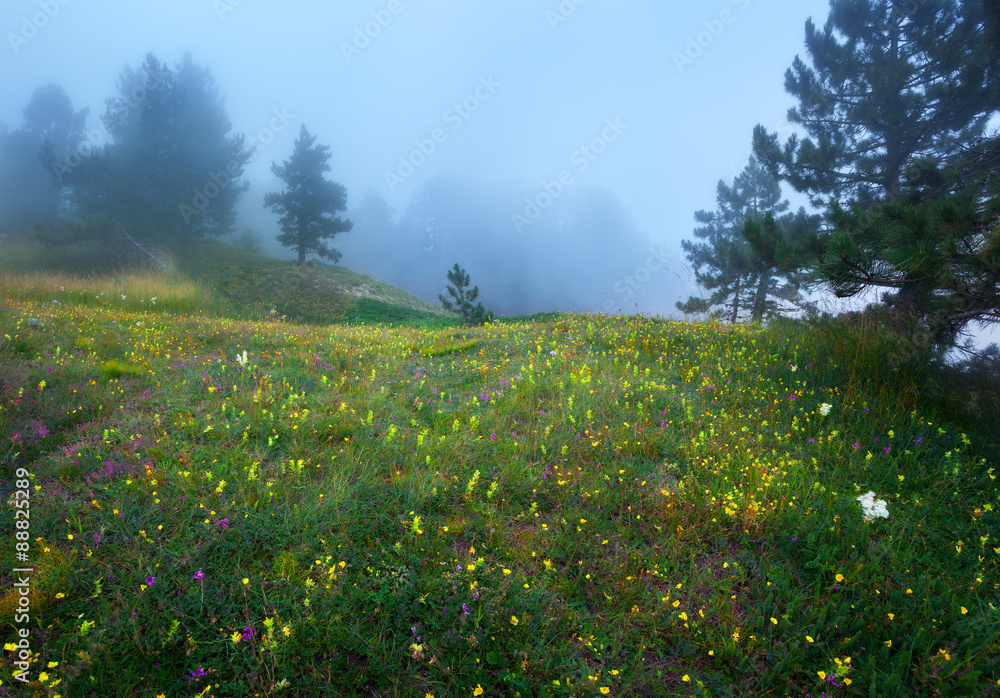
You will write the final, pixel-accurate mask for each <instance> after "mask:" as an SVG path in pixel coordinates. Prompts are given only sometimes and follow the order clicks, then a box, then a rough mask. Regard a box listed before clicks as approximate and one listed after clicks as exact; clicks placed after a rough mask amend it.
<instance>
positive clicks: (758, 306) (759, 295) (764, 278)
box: [751, 274, 771, 322]
mask: <svg viewBox="0 0 1000 698" xmlns="http://www.w3.org/2000/svg"><path fill="white" fill-rule="evenodd" d="M770 290H771V275H770V274H761V275H760V282H759V283H758V284H757V292H756V293H755V294H754V297H753V312H752V314H751V319H752V320H753V321H754V322H760V321H761V320H763V319H764V311H765V310H766V309H767V294H768V293H769V292H770Z"/></svg>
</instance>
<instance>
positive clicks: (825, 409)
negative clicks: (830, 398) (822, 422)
mask: <svg viewBox="0 0 1000 698" xmlns="http://www.w3.org/2000/svg"><path fill="white" fill-rule="evenodd" d="M832 409H833V405H831V404H830V403H829V402H824V403H823V404H822V405H820V406H819V413H820V414H821V415H823V416H824V417H825V416H827V415H828V414H830V410H832Z"/></svg>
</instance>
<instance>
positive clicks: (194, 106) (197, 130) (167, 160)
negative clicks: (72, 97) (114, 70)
mask: <svg viewBox="0 0 1000 698" xmlns="http://www.w3.org/2000/svg"><path fill="white" fill-rule="evenodd" d="M117 88H118V94H117V95H116V96H115V97H113V98H112V99H109V100H108V101H107V109H106V111H105V114H104V118H103V122H104V126H105V127H106V129H107V133H108V134H109V135H110V137H111V142H110V143H107V144H105V145H103V147H100V148H99V149H98V148H96V147H94V146H95V145H97V144H90V146H91V147H89V148H87V149H86V152H83V153H75V154H74V155H75V157H73V158H71V159H68V160H67V161H66V162H65V163H62V167H61V168H60V169H59V171H58V172H57V174H58V176H59V177H60V179H61V180H62V181H63V182H64V183H66V184H68V185H69V186H70V188H71V190H72V192H73V197H72V198H73V203H74V212H75V213H76V214H77V215H78V216H79V217H81V218H84V219H86V218H88V217H104V218H106V219H109V220H112V221H115V222H117V223H120V224H121V225H123V226H125V228H126V229H127V230H128V231H129V232H130V233H131V234H132V235H133V236H135V237H140V238H144V239H151V240H156V241H159V242H180V243H186V242H188V241H190V240H192V239H194V238H197V237H201V236H204V235H227V234H229V233H231V232H232V230H233V227H234V223H235V220H236V204H237V202H238V201H239V200H240V198H241V197H242V196H243V193H244V192H245V191H246V190H247V186H248V185H247V184H246V183H245V182H243V181H242V180H241V177H242V175H243V167H244V165H246V163H247V162H248V161H249V159H250V156H251V153H250V152H249V151H248V150H247V149H246V148H245V145H244V138H243V136H242V135H230V132H231V130H232V126H231V124H230V122H229V117H228V116H227V114H226V110H225V105H224V100H223V98H222V97H221V96H220V95H219V91H218V88H217V87H216V85H215V81H214V80H213V78H212V76H211V73H210V72H209V70H208V69H207V68H201V67H199V66H197V65H195V64H194V63H193V62H192V60H191V56H190V55H188V54H185V56H184V57H183V59H182V61H181V63H179V64H178V65H177V66H176V67H175V69H174V70H171V69H170V68H168V67H167V66H166V65H164V64H162V63H160V61H159V60H157V58H156V57H155V56H153V55H152V54H149V55H148V56H147V57H146V60H145V62H144V63H143V65H142V67H141V68H140V69H139V70H133V69H131V68H130V67H126V68H125V69H124V70H123V71H122V73H121V76H120V77H119V79H118V83H117Z"/></svg>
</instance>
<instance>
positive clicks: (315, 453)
mask: <svg viewBox="0 0 1000 698" xmlns="http://www.w3.org/2000/svg"><path fill="white" fill-rule="evenodd" d="M204 274H205V275H209V274H211V270H205V271H204ZM190 278H191V279H195V281H191V280H188V281H176V282H174V281H157V282H156V283H160V284H162V285H159V286H156V287H155V288H153V287H149V288H140V287H138V286H136V285H132V286H129V285H128V284H130V283H131V284H139V283H153V281H152V280H151V277H145V276H143V277H136V278H133V279H131V280H129V279H122V280H121V281H122V285H121V286H120V287H118V288H116V289H114V293H111V291H110V290H106V293H105V295H103V296H102V295H101V292H99V291H97V289H96V288H92V287H88V283H93V282H92V281H91V282H86V281H80V280H74V279H73V278H72V277H69V276H54V275H52V276H45V275H37V276H35V277H32V278H31V279H30V280H28V279H25V278H24V277H15V276H10V275H9V276H7V277H6V278H5V279H4V280H3V284H2V286H0V288H2V289H3V293H2V296H0V435H2V439H0V463H2V469H3V475H4V479H3V483H4V484H3V486H4V491H3V498H4V499H5V500H7V501H8V503H9V505H8V506H4V507H3V511H2V512H0V527H2V530H3V531H5V535H10V536H11V540H14V541H15V542H16V544H20V546H21V549H20V550H16V549H15V547H16V545H12V546H4V548H3V549H4V551H5V552H4V553H3V556H2V557H3V560H2V562H3V567H2V570H0V578H2V581H3V592H2V596H0V607H2V608H0V619H2V624H3V625H2V626H0V639H2V642H3V643H4V652H3V664H2V667H0V680H2V685H0V691H6V690H8V689H9V688H10V687H11V686H17V685H19V682H18V680H17V678H16V676H15V671H16V670H17V669H18V665H17V664H16V663H15V662H16V661H17V660H18V651H19V650H18V647H17V643H18V642H19V639H18V636H17V631H18V629H19V628H28V629H30V635H29V639H28V644H29V645H30V648H29V650H28V651H29V652H30V659H29V660H28V661H29V662H30V668H29V671H28V672H27V679H28V680H29V681H30V682H31V686H30V687H29V688H28V689H20V688H18V689H13V690H14V691H15V692H19V694H20V693H24V694H25V695H29V694H35V695H49V696H55V695H65V696H78V695H81V696H82V695H93V694H96V695H135V696H149V697H150V698H152V697H153V696H157V695H165V696H179V695H206V696H208V695H213V696H250V695H261V696H265V695H268V696H270V695H293V696H318V695H329V696H340V695H359V696H371V695H378V696H383V695H384V696H390V695H405V696H420V697H424V696H426V695H432V696H436V697H438V698H440V697H442V696H476V695H484V696H498V695H521V696H570V695H576V696H592V695H593V696H600V695H619V696H642V695H696V696H743V695H794V696H805V695H812V696H819V695H823V694H825V695H827V696H851V695H879V696H885V695H928V696H929V695H956V696H957V695H962V696H966V695H985V694H988V693H989V692H990V691H995V690H997V687H998V686H1000V664H998V661H997V657H998V656H1000V611H998V609H997V604H998V601H997V598H998V590H1000V547H998V546H1000V540H998V539H1000V524H998V518H997V511H996V510H997V507H998V506H1000V502H998V499H1000V490H998V487H997V481H996V468H995V466H996V464H995V463H993V462H990V461H989V460H987V459H986V458H984V454H985V453H986V451H985V450H984V448H985V446H984V444H983V442H982V438H981V435H979V434H976V433H972V432H964V431H963V427H962V426H961V425H960V424H954V423H943V422H941V421H939V419H938V413H937V412H935V411H934V410H933V409H932V408H931V407H930V406H929V405H928V403H927V402H926V396H925V395H923V394H922V390H923V385H922V383H921V381H920V380H919V379H918V377H917V376H916V375H914V374H912V373H911V372H909V371H908V369H906V368H905V364H900V363H899V362H898V361H897V360H895V359H894V357H896V356H897V353H898V349H899V342H898V340H895V339H892V338H891V337H890V336H889V335H887V334H886V333H885V332H882V331H880V330H879V329H878V328H870V329H857V328H852V327H849V326H846V325H844V326H840V327H836V326H829V327H827V328H825V329H815V330H810V331H805V328H803V327H802V326H800V325H796V324H794V323H778V324H775V325H774V326H772V327H771V328H769V329H760V328H748V327H729V326H721V325H704V324H686V323H676V322H663V321H657V320H650V319H642V318H607V317H597V316H585V315H579V316H570V317H553V318H538V319H534V320H531V321H522V322H510V323H502V324H496V325H491V326H486V327H482V328H476V329H466V328H454V327H451V328H444V329H424V328H417V327H412V326H406V325H401V326H398V327H387V326H370V325H360V326H351V325H333V326H330V325H327V326H321V325H299V324H294V323H291V322H289V321H288V319H287V318H286V320H285V321H281V322H278V321H270V320H260V321H257V322H251V321H247V320H242V319H232V318H226V317H209V316H208V315H210V313H204V314H202V315H199V314H198V313H199V312H200V309H201V308H202V307H208V306H203V305H202V304H203V303H208V302H212V303H218V305H217V306H213V308H214V309H213V312H214V313H216V314H217V315H222V314H224V311H225V310H226V308H227V306H226V302H228V301H225V298H222V299H221V300H220V299H219V298H218V297H216V296H209V295H206V291H205V290H204V287H203V286H200V285H198V283H197V281H196V280H197V279H198V278H203V277H199V275H198V274H197V273H192V275H191V277H190ZM308 278H310V279H311V278H312V277H308ZM310 283H311V281H310ZM65 289H68V290H65ZM92 291H93V292H92ZM119 291H122V292H121V293H119ZM116 294H117V295H116ZM121 295H125V298H120V296H121ZM153 295H155V296H156V297H157V302H156V304H155V306H154V305H152V303H151V298H152V297H153ZM95 296H96V297H95ZM137 296H141V297H137ZM387 297H388V296H387ZM206 299H207V300H206ZM56 301H57V302H56ZM400 306H401V304H399V303H395V304H394V307H397V308H398V307H400ZM416 309H417V308H415V310H416ZM423 319H426V318H421V320H423ZM869 492H871V493H873V494H872V495H871V496H870V498H869V499H870V500H871V499H877V500H879V501H881V502H882V503H883V505H882V506H884V508H882V509H880V508H879V505H878V504H877V502H871V503H870V504H864V503H863V502H862V501H859V498H863V497H864V495H866V494H867V493H869ZM21 493H23V494H21ZM25 497H27V499H25ZM20 501H27V502H28V504H26V505H21V506H22V508H21V509H17V508H16V507H15V504H16V503H17V502H20ZM865 507H869V508H871V507H874V510H875V511H876V513H870V514H869V516H870V518H869V519H866V508H865ZM17 512H29V513H30V518H27V517H20V520H21V522H22V523H21V524H18V523H16V522H15V517H16V516H19V515H18V514H17ZM879 513H885V514H886V516H879V515H878V514H879ZM25 521H27V522H28V523H24V522H25ZM19 526H20V528H18V527H19ZM20 531H26V533H24V535H20V536H18V535H17V534H19V533H20ZM22 539H23V540H22ZM17 552H23V553H24V559H22V560H18V559H16V558H15V554H16V553H17ZM26 565H27V566H30V567H31V568H32V570H33V571H32V572H31V573H30V574H29V575H28V576H29V577H30V593H29V595H28V596H27V598H28V600H29V602H30V603H29V610H28V613H27V615H28V616H29V618H28V620H27V621H25V622H23V623H22V622H21V621H19V620H16V619H17V618H18V617H19V616H17V615H15V614H14V611H15V609H17V608H18V604H19V603H22V606H23V602H19V595H18V592H17V589H16V588H15V587H14V586H13V584H14V582H16V581H17V580H18V579H19V578H18V577H17V576H16V573H14V572H11V571H10V570H12V569H14V568H16V567H24V566H26ZM22 610H23V608H22Z"/></svg>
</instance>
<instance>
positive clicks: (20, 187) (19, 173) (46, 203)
mask: <svg viewBox="0 0 1000 698" xmlns="http://www.w3.org/2000/svg"><path fill="white" fill-rule="evenodd" d="M23 114H24V123H23V125H22V126H21V128H20V129H18V130H17V131H13V132H9V131H7V129H5V128H0V228H2V229H4V230H10V229H14V228H17V227H25V226H27V225H29V224H31V223H37V222H41V221H44V220H47V219H54V218H57V217H58V216H60V215H61V214H62V213H63V212H64V207H63V205H62V200H61V197H60V191H61V190H60V187H59V186H58V182H57V179H56V177H55V176H54V171H53V165H54V164H55V162H54V161H55V159H56V155H55V154H56V153H64V154H65V153H66V152H68V151H69V150H70V149H72V148H75V147H76V146H77V145H78V144H79V143H80V142H81V141H82V140H83V134H84V128H85V124H86V120H87V110H86V109H83V110H81V111H74V110H73V105H72V103H71V102H70V99H69V97H67V96H66V93H65V92H64V91H63V89H62V88H61V87H59V86H58V85H55V84H51V83H50V84H48V85H44V86H42V87H39V88H38V89H36V90H35V92H34V94H33V95H32V96H31V101H30V102H28V105H27V106H26V107H25V108H24V111H23ZM64 157H65V155H64Z"/></svg>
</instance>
